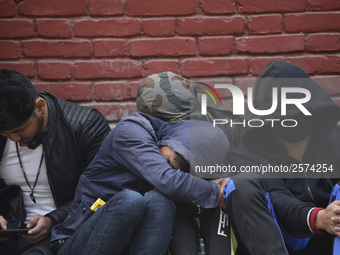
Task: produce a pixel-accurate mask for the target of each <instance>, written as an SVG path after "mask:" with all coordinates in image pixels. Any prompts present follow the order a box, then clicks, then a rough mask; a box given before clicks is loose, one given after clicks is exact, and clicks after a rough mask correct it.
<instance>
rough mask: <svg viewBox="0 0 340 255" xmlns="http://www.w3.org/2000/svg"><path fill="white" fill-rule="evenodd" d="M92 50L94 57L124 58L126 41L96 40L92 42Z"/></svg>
mask: <svg viewBox="0 0 340 255" xmlns="http://www.w3.org/2000/svg"><path fill="white" fill-rule="evenodd" d="M93 50H94V55H95V56H96V57H122V56H126V51H127V49H126V41H125V40H109V39H108V40H102V39H98V40H95V41H94V42H93Z"/></svg>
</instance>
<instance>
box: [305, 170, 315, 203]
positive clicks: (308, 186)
mask: <svg viewBox="0 0 340 255" xmlns="http://www.w3.org/2000/svg"><path fill="white" fill-rule="evenodd" d="M304 174H305V176H306V179H305V180H306V185H307V190H308V193H309V195H310V197H311V199H312V201H313V203H314V204H315V203H316V202H315V198H314V196H313V193H312V190H311V188H310V185H309V182H308V179H307V175H306V173H304Z"/></svg>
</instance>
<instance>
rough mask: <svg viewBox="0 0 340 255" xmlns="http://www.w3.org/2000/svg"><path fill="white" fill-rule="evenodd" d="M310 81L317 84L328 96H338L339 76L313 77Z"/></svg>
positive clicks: (339, 90) (339, 92)
mask: <svg viewBox="0 0 340 255" xmlns="http://www.w3.org/2000/svg"><path fill="white" fill-rule="evenodd" d="M312 79H313V80H314V81H315V82H316V83H317V84H319V85H320V86H321V87H322V88H323V89H324V90H325V91H326V93H327V94H328V95H338V94H340V86H339V84H340V77H339V76H314V77H312Z"/></svg>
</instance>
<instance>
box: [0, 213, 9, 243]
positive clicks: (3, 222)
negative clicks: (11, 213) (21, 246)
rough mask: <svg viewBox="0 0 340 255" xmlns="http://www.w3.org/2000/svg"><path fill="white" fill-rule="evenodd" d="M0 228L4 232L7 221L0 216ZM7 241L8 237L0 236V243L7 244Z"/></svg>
mask: <svg viewBox="0 0 340 255" xmlns="http://www.w3.org/2000/svg"><path fill="white" fill-rule="evenodd" d="M0 226H1V229H4V230H6V229H7V220H6V219H5V218H4V217H2V216H1V215H0ZM7 241H8V237H7V236H0V243H4V242H7Z"/></svg>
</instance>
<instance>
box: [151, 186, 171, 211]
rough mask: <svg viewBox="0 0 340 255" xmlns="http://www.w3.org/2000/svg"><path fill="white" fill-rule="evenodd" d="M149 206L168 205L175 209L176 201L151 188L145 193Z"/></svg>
mask: <svg viewBox="0 0 340 255" xmlns="http://www.w3.org/2000/svg"><path fill="white" fill-rule="evenodd" d="M144 197H145V199H146V202H147V203H148V206H159V205H160V206H166V207H168V208H171V209H172V210H175V207H176V206H175V203H174V202H173V201H172V199H170V198H169V197H167V196H165V195H163V194H162V193H160V192H159V191H157V190H150V191H148V192H147V193H145V195H144Z"/></svg>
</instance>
